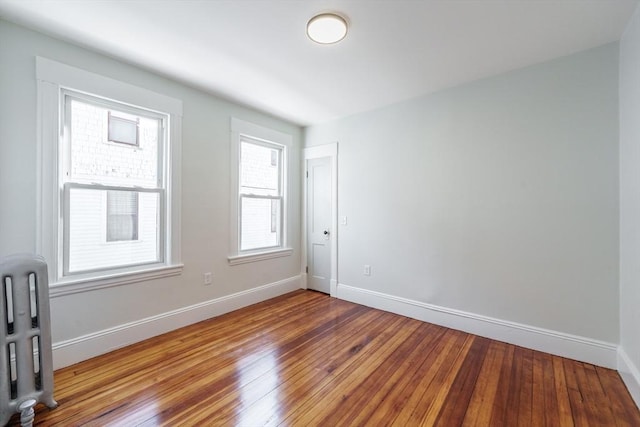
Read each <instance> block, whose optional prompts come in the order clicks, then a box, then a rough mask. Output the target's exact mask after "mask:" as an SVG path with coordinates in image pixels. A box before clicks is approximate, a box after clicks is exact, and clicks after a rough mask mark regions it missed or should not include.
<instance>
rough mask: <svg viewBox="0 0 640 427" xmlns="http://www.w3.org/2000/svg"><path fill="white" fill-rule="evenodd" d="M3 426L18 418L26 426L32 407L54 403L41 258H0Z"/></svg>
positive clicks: (45, 278)
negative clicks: (16, 414) (19, 415)
mask: <svg viewBox="0 0 640 427" xmlns="http://www.w3.org/2000/svg"><path fill="white" fill-rule="evenodd" d="M0 279H1V280H2V281H1V282H0V294H1V295H0V373H1V374H2V375H0V426H2V425H5V424H6V423H7V422H8V421H9V418H11V416H12V415H13V414H15V413H16V412H20V413H21V423H22V425H23V426H30V425H31V424H32V422H33V418H34V411H33V407H34V406H35V405H36V404H37V403H39V402H41V403H44V404H45V405H47V406H48V407H49V408H55V407H56V406H57V403H56V401H55V400H54V399H53V360H52V350H51V324H50V313H49V280H48V275H47V264H46V262H45V261H44V258H42V257H40V256H37V255H11V256H8V257H4V258H0Z"/></svg>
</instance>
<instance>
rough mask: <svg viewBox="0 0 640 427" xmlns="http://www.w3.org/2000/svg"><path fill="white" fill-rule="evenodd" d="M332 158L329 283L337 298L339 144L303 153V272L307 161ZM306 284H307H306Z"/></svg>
mask: <svg viewBox="0 0 640 427" xmlns="http://www.w3.org/2000/svg"><path fill="white" fill-rule="evenodd" d="M322 157H329V158H331V204H332V205H333V206H332V209H331V233H332V236H333V238H332V239H331V278H330V281H329V295H331V296H332V297H335V296H337V284H338V235H339V231H338V143H337V142H332V143H330V144H323V145H317V146H314V147H307V148H305V149H304V153H303V160H302V161H303V165H302V170H303V175H302V179H303V185H302V187H303V198H302V257H301V258H300V259H301V263H302V265H301V266H300V267H301V271H302V273H304V272H305V269H306V266H307V178H306V176H307V173H308V168H307V160H310V159H320V158H322ZM305 284H306V282H305Z"/></svg>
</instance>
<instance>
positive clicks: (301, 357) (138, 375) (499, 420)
mask: <svg viewBox="0 0 640 427" xmlns="http://www.w3.org/2000/svg"><path fill="white" fill-rule="evenodd" d="M55 385H56V388H55V398H56V399H57V400H58V402H59V407H58V408H57V409H55V410H48V409H46V408H45V407H44V406H38V408H37V413H36V425H40V426H54V425H55V426H146V427H150V426H218V425H220V426H233V425H238V426H248V427H253V426H263V425H268V426H277V425H283V426H344V425H366V426H369V425H398V426H414V425H426V426H432V425H446V426H448V425H453V426H457V425H481V426H489V425H491V426H519V425H547V426H557V425H605V426H606V425H630V426H640V412H639V411H638V408H637V407H636V406H635V405H634V403H633V401H632V400H631V397H630V396H629V394H628V392H627V390H626V388H625V386H624V384H623V383H622V381H621V379H620V377H619V375H618V374H617V372H615V371H612V370H609V369H604V368H600V367H596V366H593V365H589V364H586V363H581V362H576V361H572V360H568V359H563V358H560V357H556V356H551V355H549V354H545V353H540V352H536V351H532V350H527V349H524V348H521V347H516V346H513V345H509V344H505V343H501V342H497V341H492V340H489V339H486V338H481V337H477V336H474V335H469V334H466V333H463V332H459V331H455V330H451V329H447V328H442V327H439V326H436V325H432V324H428V323H423V322H419V321H416V320H412V319H408V318H406V317H402V316H397V315H394V314H391V313H386V312H382V311H378V310H374V309H370V308H367V307H363V306H359V305H356V304H351V303H348V302H345V301H340V300H337V299H332V298H329V297H327V296H326V295H323V294H319V293H315V292H310V291H297V292H293V293H291V294H287V295H284V296H282V297H278V298H275V299H273V300H269V301H265V302H263V303H260V304H256V305H254V306H251V307H247V308H245V309H242V310H238V311H236V312H233V313H229V314H227V315H224V316H220V317H218V318H215V319H211V320H208V321H205V322H201V323H198V324H196V325H191V326H188V327H186V328H182V329H180V330H177V331H174V332H171V333H168V334H165V335H162V336H159V337H156V338H152V339H150V340H147V341H144V342H141V343H138V344H135V345H132V346H129V347H126V348H123V349H121V350H117V351H114V352H111V353H109V354H106V355H104V356H100V357H98V358H95V359H92V360H88V361H86V362H83V363H80V364H77V365H74V366H71V367H69V368H65V369H62V370H59V371H57V372H56V373H55ZM10 425H12V426H15V425H19V419H18V417H14V418H13V419H12V420H11V423H10Z"/></svg>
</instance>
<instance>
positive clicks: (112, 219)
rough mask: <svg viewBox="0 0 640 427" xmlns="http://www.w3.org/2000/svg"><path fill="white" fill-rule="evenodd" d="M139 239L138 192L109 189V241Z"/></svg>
mask: <svg viewBox="0 0 640 427" xmlns="http://www.w3.org/2000/svg"><path fill="white" fill-rule="evenodd" d="M121 240H138V193H137V192H135V191H107V242H115V241H121Z"/></svg>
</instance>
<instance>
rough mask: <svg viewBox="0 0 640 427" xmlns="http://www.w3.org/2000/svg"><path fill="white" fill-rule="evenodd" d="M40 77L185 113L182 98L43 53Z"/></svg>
mask: <svg viewBox="0 0 640 427" xmlns="http://www.w3.org/2000/svg"><path fill="white" fill-rule="evenodd" d="M36 79H37V80H40V81H46V82H50V83H54V84H56V85H59V86H61V87H64V88H73V89H74V90H77V91H81V92H86V93H90V94H96V93H105V92H106V93H108V94H109V95H110V96H111V98H110V99H112V100H117V101H118V102H123V103H127V104H131V105H134V106H139V107H146V108H150V109H155V110H156V111H159V112H163V113H168V114H172V115H176V116H182V101H180V100H177V99H174V98H171V97H169V96H166V95H163V94H161V93H157V92H153V91H151V90H149V89H145V88H142V87H139V86H134V85H132V84H129V83H124V82H121V81H119V80H115V79H112V78H110V77H105V76H102V75H99V74H95V73H92V72H90V71H86V70H83V69H80V68H76V67H72V66H71V65H67V64H63V63H61V62H57V61H53V60H51V59H47V58H43V57H40V56H36ZM151 105H152V106H153V107H150V106H151Z"/></svg>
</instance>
